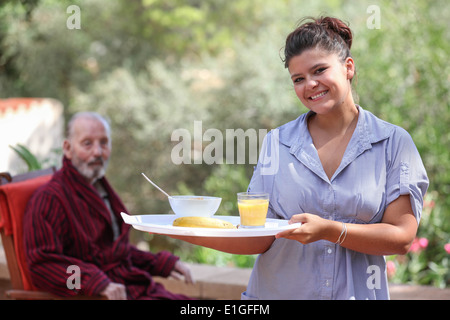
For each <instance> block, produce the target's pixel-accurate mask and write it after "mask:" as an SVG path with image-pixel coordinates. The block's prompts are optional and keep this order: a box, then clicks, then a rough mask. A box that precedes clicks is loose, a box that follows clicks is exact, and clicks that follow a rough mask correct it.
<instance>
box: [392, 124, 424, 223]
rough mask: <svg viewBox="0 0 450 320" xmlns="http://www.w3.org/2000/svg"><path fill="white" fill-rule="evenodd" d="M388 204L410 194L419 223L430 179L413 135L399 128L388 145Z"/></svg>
mask: <svg viewBox="0 0 450 320" xmlns="http://www.w3.org/2000/svg"><path fill="white" fill-rule="evenodd" d="M388 146H389V147H388V148H389V150H387V151H388V152H387V155H388V158H389V159H388V163H389V166H388V171H387V187H386V193H387V196H386V198H387V204H389V203H391V202H392V201H394V200H395V199H397V198H398V197H399V196H400V195H408V194H409V196H410V199H411V207H412V210H413V212H414V215H415V217H416V219H417V222H418V223H419V221H420V218H421V215H422V207H423V197H424V196H425V193H426V192H427V189H428V185H429V181H428V177H427V172H426V170H425V167H424V165H423V163H422V159H421V157H420V155H419V152H418V150H417V148H416V146H415V144H414V142H413V140H412V138H411V136H410V135H409V134H408V133H407V132H406V131H405V130H403V129H401V128H398V129H397V130H396V132H395V134H394V135H393V136H392V137H391V141H390V143H389V145H388Z"/></svg>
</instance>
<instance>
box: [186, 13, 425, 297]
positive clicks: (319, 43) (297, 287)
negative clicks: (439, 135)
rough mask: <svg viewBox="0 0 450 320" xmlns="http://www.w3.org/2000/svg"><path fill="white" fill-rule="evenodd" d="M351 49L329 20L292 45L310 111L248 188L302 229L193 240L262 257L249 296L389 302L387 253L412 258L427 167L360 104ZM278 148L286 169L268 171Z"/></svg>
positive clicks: (286, 132) (290, 64) (274, 214)
mask: <svg viewBox="0 0 450 320" xmlns="http://www.w3.org/2000/svg"><path fill="white" fill-rule="evenodd" d="M351 45H352V32H351V30H350V29H349V27H348V26H347V25H346V24H345V23H343V22H342V21H341V20H339V19H336V18H330V17H322V18H319V19H313V20H312V21H308V22H305V23H303V24H302V25H300V26H299V27H298V28H297V29H296V30H294V31H293V32H292V33H291V34H289V36H288V37H287V39H286V46H285V66H286V68H287V69H288V70H289V73H290V77H291V79H292V83H293V86H294V90H295V92H296V94H297V96H298V98H299V99H300V101H301V102H302V103H303V104H304V105H305V106H306V107H307V108H308V109H309V110H310V111H309V112H308V113H306V114H303V115H301V116H300V117H299V118H297V119H296V120H294V121H291V122H289V123H287V124H285V125H283V126H281V127H279V128H277V129H275V130H274V131H272V132H270V133H269V134H268V135H267V136H266V140H265V143H264V145H265V146H266V147H265V148H263V149H264V150H262V152H261V156H260V159H259V162H258V165H257V166H256V168H255V171H254V174H253V177H252V179H251V182H250V185H249V191H254V192H267V193H269V194H270V205H269V212H268V217H269V218H279V219H289V220H290V222H292V223H294V222H301V223H302V224H301V226H300V227H298V228H296V229H293V230H288V231H283V232H281V233H279V234H277V235H276V237H263V238H259V239H252V238H247V239H245V238H244V239H238V240H230V239H228V240H227V239H189V240H188V241H190V242H193V243H197V244H200V245H205V246H208V247H212V248H215V249H218V250H222V251H226V252H233V253H262V254H261V255H260V256H258V259H257V261H256V263H255V266H254V268H253V272H252V275H251V278H250V281H249V284H248V287H247V290H246V292H244V293H243V294H242V298H243V299H388V298H389V291H388V284H387V277H386V265H385V260H384V257H383V255H390V254H404V253H406V252H407V251H408V248H409V246H410V244H411V242H412V240H413V239H414V237H415V235H416V232H417V227H418V223H419V220H420V216H421V211H422V203H423V196H424V194H425V192H426V190H427V188H428V178H427V175H426V171H425V168H424V166H423V164H422V161H421V158H420V155H419V153H418V151H417V149H416V147H415V145H414V142H413V141H412V139H411V137H410V135H409V134H408V133H407V132H406V131H405V130H403V129H402V128H400V127H397V126H395V125H392V124H389V123H387V122H385V121H382V120H380V119H378V118H377V117H375V116H374V115H373V114H372V113H370V112H368V111H366V110H364V109H363V108H362V107H360V106H358V105H356V104H355V102H354V100H353V96H352V86H351V83H352V79H353V78H354V76H355V62H354V60H353V58H352V56H351V54H350V48H351ZM274 146H275V147H276V148H277V149H278V152H276V154H277V158H278V159H277V164H278V168H277V170H273V168H272V170H268V171H264V169H265V164H266V163H270V165H272V166H273V161H272V162H271V161H268V158H267V159H266V158H265V157H267V156H268V155H271V156H273V154H275V153H274V150H275V149H273V148H274ZM272 160H273V159H272ZM267 172H270V173H269V174H267ZM233 246H235V247H233Z"/></svg>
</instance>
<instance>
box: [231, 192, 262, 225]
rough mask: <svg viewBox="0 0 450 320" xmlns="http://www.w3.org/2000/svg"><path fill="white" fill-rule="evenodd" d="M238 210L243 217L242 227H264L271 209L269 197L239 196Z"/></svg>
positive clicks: (245, 194) (244, 194)
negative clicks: (268, 211)
mask: <svg viewBox="0 0 450 320" xmlns="http://www.w3.org/2000/svg"><path fill="white" fill-rule="evenodd" d="M238 208H239V215H240V217H241V225H240V226H241V227H264V225H265V223H266V216H267V209H268V208H269V195H268V194H262V195H261V194H258V195H257V196H256V195H252V194H249V193H240V194H238Z"/></svg>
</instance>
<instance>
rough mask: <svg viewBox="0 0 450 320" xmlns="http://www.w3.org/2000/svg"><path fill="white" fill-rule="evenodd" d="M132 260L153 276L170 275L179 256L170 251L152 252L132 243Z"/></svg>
mask: <svg viewBox="0 0 450 320" xmlns="http://www.w3.org/2000/svg"><path fill="white" fill-rule="evenodd" d="M130 251H131V252H130V253H131V260H132V262H133V264H134V265H135V266H137V267H139V268H142V269H144V270H147V271H148V272H149V273H150V274H151V275H152V276H161V277H168V276H169V275H170V272H172V270H173V268H174V266H175V263H176V262H177V261H178V260H179V257H177V256H174V255H173V254H171V253H170V252H168V251H161V252H158V253H152V252H147V251H142V250H139V249H138V248H136V247H135V246H133V245H130Z"/></svg>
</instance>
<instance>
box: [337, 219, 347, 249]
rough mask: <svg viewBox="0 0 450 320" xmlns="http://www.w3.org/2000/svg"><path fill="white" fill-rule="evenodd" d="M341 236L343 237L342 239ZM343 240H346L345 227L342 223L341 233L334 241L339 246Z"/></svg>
mask: <svg viewBox="0 0 450 320" xmlns="http://www.w3.org/2000/svg"><path fill="white" fill-rule="evenodd" d="M342 235H343V236H344V237H343V238H342ZM341 238H342V239H341ZM345 238H347V225H346V224H345V223H343V222H342V231H341V234H340V235H339V238H338V239H337V241H336V244H339V245H341V244H342V243H343V242H344V240H345Z"/></svg>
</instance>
